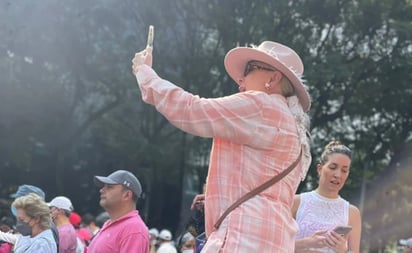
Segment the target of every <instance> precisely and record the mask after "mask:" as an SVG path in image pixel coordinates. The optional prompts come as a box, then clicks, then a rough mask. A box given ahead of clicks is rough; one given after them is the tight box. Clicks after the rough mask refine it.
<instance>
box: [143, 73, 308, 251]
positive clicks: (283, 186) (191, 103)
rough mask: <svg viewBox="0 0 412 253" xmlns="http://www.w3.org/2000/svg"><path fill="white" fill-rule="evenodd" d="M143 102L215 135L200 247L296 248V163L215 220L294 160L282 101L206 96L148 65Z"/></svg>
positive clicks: (294, 140)
mask: <svg viewBox="0 0 412 253" xmlns="http://www.w3.org/2000/svg"><path fill="white" fill-rule="evenodd" d="M137 80H138V83H139V86H140V89H141V93H142V97H143V100H144V101H145V102H146V103H149V104H152V105H154V106H155V107H156V109H157V110H158V111H159V112H160V113H162V114H163V115H164V116H165V117H166V118H167V119H168V120H169V121H170V122H171V123H172V124H173V125H175V126H176V127H178V128H180V129H182V130H183V131H185V132H188V133H190V134H193V135H197V136H202V137H211V138H213V146H212V150H211V154H210V164H209V172H208V177H207V182H206V199H205V215H206V233H207V235H208V241H207V243H206V245H205V247H204V248H203V251H202V252H213V253H216V252H231V253H233V252H237V253H239V252H240V253H242V252H247V253H250V252H259V253H262V252H294V237H295V234H296V232H297V225H296V223H295V221H294V219H293V217H292V215H291V207H292V204H293V196H294V194H295V192H296V189H297V186H298V184H299V182H300V174H301V170H302V168H301V167H302V165H301V163H300V164H299V165H298V166H297V168H295V169H294V170H293V171H292V172H291V173H290V174H289V175H288V176H287V177H286V178H284V179H283V180H282V181H281V182H279V183H277V184H276V185H274V186H272V187H271V188H269V189H268V190H266V191H264V192H262V193H261V194H259V195H258V196H255V197H254V198H252V199H250V200H248V201H247V202H246V203H244V204H242V205H241V206H240V207H238V208H237V209H235V210H234V211H233V212H231V213H230V214H229V215H228V216H227V217H226V219H225V220H224V221H223V223H222V225H221V226H220V228H219V229H218V230H217V231H213V225H214V223H215V222H216V221H217V219H218V218H219V217H220V215H221V214H222V213H223V212H224V211H225V210H226V209H227V208H228V207H229V206H230V205H231V204H232V203H233V202H235V201H236V200H237V199H239V198H240V197H241V196H242V195H244V194H246V193H247V192H249V191H251V190H252V189H254V188H255V187H257V186H259V185H260V184H262V183H263V182H265V181H267V180H268V179H270V178H272V177H273V176H275V175H276V174H278V173H279V172H281V171H282V170H284V169H286V168H287V167H288V166H289V165H290V164H291V163H292V162H293V161H295V160H296V158H297V156H298V155H299V151H300V144H299V143H300V142H299V138H298V134H297V129H296V122H295V119H294V117H293V116H292V114H291V112H290V110H289V108H288V106H287V102H286V99H285V98H284V97H283V96H281V95H276V94H273V95H268V94H266V93H265V92H260V91H247V92H242V93H237V94H234V95H231V96H226V97H221V98H213V99H205V98H200V97H198V96H195V95H192V94H190V93H188V92H186V91H184V90H183V89H181V88H179V87H177V86H175V85H173V84H172V83H170V82H168V81H166V80H163V79H161V78H159V77H158V76H157V74H156V73H155V72H154V71H153V70H152V69H151V68H149V67H147V66H143V67H142V68H141V70H140V71H139V72H138V74H137Z"/></svg>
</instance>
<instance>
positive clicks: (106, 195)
mask: <svg viewBox="0 0 412 253" xmlns="http://www.w3.org/2000/svg"><path fill="white" fill-rule="evenodd" d="M152 52H153V48H152V47H147V48H146V49H144V50H143V51H141V52H139V53H137V54H136V55H135V57H134V59H133V66H132V69H133V73H134V74H135V75H136V78H137V82H138V85H139V88H140V90H141V95H142V99H143V101H145V102H146V103H148V104H151V105H153V106H154V107H155V108H156V109H157V110H158V111H159V112H160V113H161V114H162V115H164V116H165V117H166V118H167V120H169V121H170V123H171V124H173V125H175V126H176V127H177V128H180V129H181V130H183V131H185V132H187V133H190V134H193V135H197V136H201V137H205V138H212V139H213V146H212V149H211V153H210V163H209V170H208V176H207V182H206V184H205V192H204V194H199V195H198V196H196V197H195V199H194V202H193V205H192V208H194V209H197V211H201V212H202V215H201V216H199V217H202V222H203V225H202V226H201V227H202V228H204V230H205V231H204V232H205V233H204V235H205V238H206V240H205V241H204V243H205V244H204V245H202V248H199V246H197V247H198V248H196V246H195V244H196V236H197V235H199V233H193V232H192V231H184V232H183V233H181V234H180V235H179V236H177V237H176V238H174V237H173V235H172V233H171V231H170V230H167V229H162V230H161V231H160V232H159V231H158V230H157V229H156V228H151V229H150V230H149V229H148V228H147V226H146V224H145V223H144V221H143V220H142V218H141V217H140V215H139V212H138V210H136V204H137V201H138V199H139V197H140V195H141V193H142V187H141V184H140V182H139V180H138V179H137V177H136V176H135V175H133V174H132V173H131V172H129V171H125V170H118V171H115V172H113V173H112V174H110V175H108V176H95V177H94V183H95V184H96V185H97V186H98V187H100V202H99V204H100V206H101V207H103V209H104V210H105V213H104V215H102V216H101V217H104V218H103V219H104V222H101V223H100V224H99V222H98V218H95V217H94V216H93V215H91V214H85V215H83V217H80V215H79V214H77V213H75V212H74V208H73V205H72V203H71V201H70V199H69V198H68V197H67V196H56V197H55V198H53V199H52V200H51V201H50V202H48V203H46V202H45V194H44V192H43V191H42V190H41V189H40V188H38V187H35V186H31V185H23V186H21V187H19V189H18V191H17V192H16V193H15V194H13V196H12V197H13V198H15V200H14V202H13V203H12V206H11V210H12V213H13V214H14V216H15V220H16V223H13V219H9V217H4V218H3V219H2V220H1V224H0V225H1V226H0V228H1V230H2V232H0V240H2V241H3V242H4V243H3V244H2V245H1V247H0V253H3V252H4V253H6V252H12V251H13V252H16V253H20V252H41V253H49V252H50V253H54V252H60V253H74V252H78V253H81V252H87V253H116V252H119V253H120V252H121V253H131V252H133V253H140V252H141V253H147V252H150V253H177V252H180V253H189V252H195V251H196V252H199V251H200V250H201V252H203V253H209V252H210V253H216V252H220V253H224V252H231V253H232V252H240V253H242V252H273V253H277V252H279V253H284V252H338V253H341V252H342V253H343V252H354V253H359V252H360V236H361V216H360V212H359V210H358V208H357V207H355V206H354V205H352V204H350V203H349V202H348V201H347V200H345V199H343V198H342V197H341V196H340V194H339V193H340V190H341V189H342V188H343V186H344V185H345V182H346V180H347V178H348V176H349V173H350V168H351V161H352V151H351V150H350V149H349V147H347V146H345V145H344V144H342V143H340V142H338V141H332V142H330V143H329V144H327V145H326V147H325V149H324V151H323V153H322V155H321V157H320V158H319V161H318V162H317V166H316V169H317V172H318V175H319V183H318V186H317V188H316V189H315V190H313V191H311V192H305V193H301V194H298V195H296V191H297V188H298V185H299V184H300V182H301V181H302V180H303V179H304V178H305V176H306V173H307V171H308V169H309V166H310V164H311V161H312V157H311V153H310V146H309V143H310V140H309V138H310V134H309V132H310V130H309V117H308V111H309V109H310V107H311V98H310V96H309V93H308V91H307V87H306V85H305V81H304V80H303V71H304V67H303V63H302V60H301V59H300V57H299V55H298V54H297V53H296V52H295V51H294V50H293V49H291V48H289V47H287V46H285V45H283V44H280V43H277V42H272V41H265V42H263V43H262V44H260V45H259V46H253V47H236V48H234V49H232V50H230V51H229V52H228V53H227V55H226V57H225V60H224V65H225V68H226V71H227V72H228V74H229V76H230V77H231V78H232V79H233V80H234V81H235V82H236V83H237V85H238V87H239V91H240V92H238V93H236V94H233V95H229V96H225V97H220V98H201V97H199V96H196V95H193V94H191V93H189V92H187V91H185V90H183V89H182V88H180V87H178V86H176V85H175V84H173V83H171V82H169V81H167V80H165V79H162V78H160V77H159V76H158V75H157V73H156V72H155V71H154V70H153V69H152V61H153V56H152ZM100 219H102V218H100ZM10 231H16V233H10ZM400 243H401V244H402V245H404V247H405V252H409V251H407V250H409V249H410V248H411V247H412V244H411V239H409V240H402V241H401V242H400Z"/></svg>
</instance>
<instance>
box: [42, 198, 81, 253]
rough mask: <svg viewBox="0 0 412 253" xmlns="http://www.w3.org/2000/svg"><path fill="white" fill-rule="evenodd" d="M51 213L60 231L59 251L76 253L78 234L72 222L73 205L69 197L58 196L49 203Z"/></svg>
mask: <svg viewBox="0 0 412 253" xmlns="http://www.w3.org/2000/svg"><path fill="white" fill-rule="evenodd" d="M48 205H49V207H50V215H51V217H52V219H53V222H54V223H55V224H56V226H57V230H58V231H59V245H58V246H59V253H76V247H77V239H76V238H77V235H76V231H75V230H74V227H73V225H72V224H71V223H70V219H69V217H70V213H71V211H73V205H72V202H71V201H70V199H69V198H67V197H64V196H58V197H55V198H54V199H52V201H50V203H48Z"/></svg>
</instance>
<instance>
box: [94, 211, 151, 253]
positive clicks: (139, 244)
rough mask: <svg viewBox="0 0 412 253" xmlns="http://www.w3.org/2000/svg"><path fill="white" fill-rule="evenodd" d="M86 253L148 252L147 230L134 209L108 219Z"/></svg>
mask: <svg viewBox="0 0 412 253" xmlns="http://www.w3.org/2000/svg"><path fill="white" fill-rule="evenodd" d="M87 252H88V253H131V252H133V253H148V252H149V230H148V229H147V227H146V225H145V224H144V222H143V220H142V219H141V218H140V216H139V212H138V211H137V210H134V211H132V212H130V213H128V214H126V215H124V216H122V217H120V218H119V219H117V220H115V221H111V220H108V221H106V222H105V223H104V224H103V227H102V228H101V229H100V231H99V233H98V234H97V235H96V236H95V237H94V238H93V240H92V241H91V243H90V245H89V247H88V250H87Z"/></svg>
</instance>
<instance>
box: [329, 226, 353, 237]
mask: <svg viewBox="0 0 412 253" xmlns="http://www.w3.org/2000/svg"><path fill="white" fill-rule="evenodd" d="M351 230H352V227H350V226H337V227H335V228H334V229H333V231H335V232H336V233H338V234H340V235H347V234H348V233H349V232H350V231H351Z"/></svg>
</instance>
